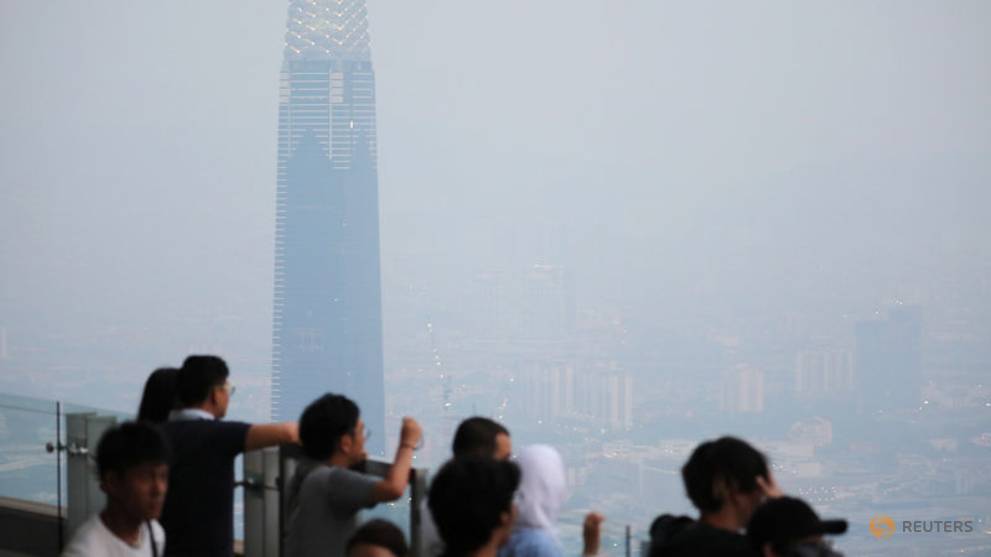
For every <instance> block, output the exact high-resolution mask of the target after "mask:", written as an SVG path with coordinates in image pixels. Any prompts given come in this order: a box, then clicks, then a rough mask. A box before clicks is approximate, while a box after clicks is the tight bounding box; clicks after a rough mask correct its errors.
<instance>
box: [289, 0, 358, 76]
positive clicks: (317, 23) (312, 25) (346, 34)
mask: <svg viewBox="0 0 991 557" xmlns="http://www.w3.org/2000/svg"><path fill="white" fill-rule="evenodd" d="M287 28H288V29H287V31H286V48H285V59H286V60H287V61H289V60H352V61H357V62H368V61H370V60H371V40H370V38H369V35H368V10H367V9H366V8H365V1H364V0H290V2H289V23H288V25H287Z"/></svg>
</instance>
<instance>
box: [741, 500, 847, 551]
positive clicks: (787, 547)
mask: <svg viewBox="0 0 991 557" xmlns="http://www.w3.org/2000/svg"><path fill="white" fill-rule="evenodd" d="M846 530H847V522H846V521H845V520H822V519H820V518H819V515H817V514H816V512H815V511H814V510H812V507H810V506H809V505H808V503H806V502H805V501H802V500H801V499H796V498H794V497H778V498H775V499H770V500H768V501H767V502H766V503H764V504H763V505H761V506H760V507H758V508H757V510H756V511H754V514H753V516H752V517H750V523H749V524H747V538H748V539H749V540H750V544H751V545H752V546H753V548H754V549H755V550H756V551H757V552H758V553H759V554H760V555H762V556H764V557H785V556H792V555H816V556H821V557H832V556H838V555H840V554H839V553H836V552H835V551H832V549H831V548H830V547H829V545H827V543H826V542H825V541H824V540H823V535H824V534H842V533H844V532H846Z"/></svg>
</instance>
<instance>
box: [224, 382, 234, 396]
mask: <svg viewBox="0 0 991 557" xmlns="http://www.w3.org/2000/svg"><path fill="white" fill-rule="evenodd" d="M220 388H221V389H223V390H225V391H227V396H234V392H235V391H237V386H236V385H234V384H233V383H231V382H230V381H224V384H223V385H221V386H220Z"/></svg>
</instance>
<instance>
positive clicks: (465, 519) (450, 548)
mask: <svg viewBox="0 0 991 557" xmlns="http://www.w3.org/2000/svg"><path fill="white" fill-rule="evenodd" d="M519 484H520V469H519V468H518V467H517V466H516V465H515V464H513V463H512V462H509V461H505V460H494V459H492V458H488V457H477V456H466V457H462V458H454V459H451V460H449V461H448V462H447V464H445V465H444V466H443V467H441V469H440V471H438V472H437V476H436V477H435V478H434V480H433V483H431V485H430V494H429V497H428V498H427V506H428V507H429V508H430V514H431V516H433V519H434V523H435V524H436V525H437V531H438V532H439V533H440V537H441V539H443V540H444V546H445V551H444V554H445V555H446V556H448V557H455V556H464V555H470V554H472V553H474V552H476V551H478V550H479V549H481V548H483V547H485V546H486V545H489V544H493V545H495V546H496V547H499V546H502V545H503V544H505V543H506V540H508V539H509V534H510V532H511V530H512V527H513V521H514V519H515V514H516V512H515V508H514V506H513V494H514V493H515V492H516V488H517V487H519Z"/></svg>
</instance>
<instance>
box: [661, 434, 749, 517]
mask: <svg viewBox="0 0 991 557" xmlns="http://www.w3.org/2000/svg"><path fill="white" fill-rule="evenodd" d="M757 476H763V477H765V478H766V477H767V476H768V472H767V458H765V457H764V455H763V454H761V452H760V451H758V450H757V449H755V448H753V447H751V446H750V445H749V444H748V443H747V442H746V441H743V440H741V439H737V438H736V437H720V438H719V439H716V440H715V441H706V442H704V443H702V444H701V445H699V446H698V447H696V448H695V451H694V452H692V456H691V457H689V459H688V462H686V463H685V465H684V466H683V467H682V468H681V477H682V479H683V480H684V482H685V491H687V492H688V498H689V499H691V500H692V504H693V505H695V507H696V508H698V509H699V510H700V511H702V512H703V513H707V512H718V511H719V509H721V508H722V507H723V503H724V501H723V498H722V497H721V496H720V494H719V493H717V489H716V486H717V484H719V483H722V484H723V485H724V486H725V487H726V488H728V489H733V490H737V491H741V492H744V493H750V492H753V491H754V490H756V489H757Z"/></svg>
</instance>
